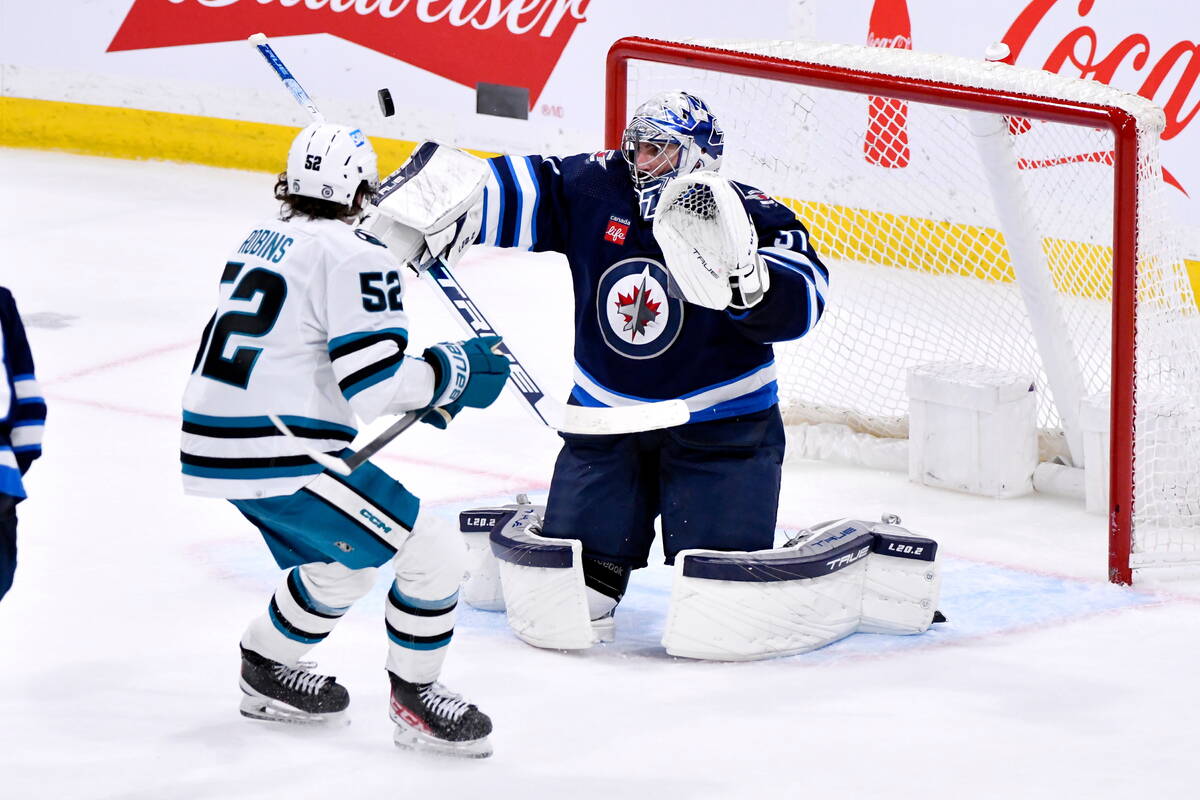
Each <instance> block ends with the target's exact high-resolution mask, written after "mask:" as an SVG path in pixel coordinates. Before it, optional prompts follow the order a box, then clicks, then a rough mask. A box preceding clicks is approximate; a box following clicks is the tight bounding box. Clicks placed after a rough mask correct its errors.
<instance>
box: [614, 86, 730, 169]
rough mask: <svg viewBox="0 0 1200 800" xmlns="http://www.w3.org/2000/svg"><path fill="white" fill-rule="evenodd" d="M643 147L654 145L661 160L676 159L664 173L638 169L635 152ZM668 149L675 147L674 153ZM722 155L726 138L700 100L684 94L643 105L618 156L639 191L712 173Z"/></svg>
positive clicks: (666, 94)
mask: <svg viewBox="0 0 1200 800" xmlns="http://www.w3.org/2000/svg"><path fill="white" fill-rule="evenodd" d="M645 144H651V145H654V146H655V147H656V148H657V150H658V152H659V153H662V154H663V156H664V158H665V157H667V156H673V155H674V153H678V158H676V159H673V162H674V163H673V165H672V166H670V167H668V168H666V169H662V168H658V169H655V170H653V171H647V170H644V169H642V168H639V167H638V152H639V150H640V149H642V146H643V145H645ZM671 145H675V149H674V153H672V152H671V151H670V149H669V148H670V146H671ZM724 151H725V135H724V133H723V132H722V131H721V126H720V125H719V124H718V123H717V118H716V116H715V115H714V114H713V113H712V111H710V110H709V108H708V105H707V104H706V103H705V102H704V101H703V100H701V99H700V98H699V97H696V96H695V95H692V94H688V93H687V92H683V91H673V92H660V93H659V94H656V95H654V96H653V97H651V98H650V99H649V100H647V101H646V102H644V103H642V104H641V105H640V106H638V107H637V109H636V110H635V111H634V112H633V117H632V118H631V119H630V120H629V125H628V126H627V127H626V128H625V133H624V135H623V136H622V137H621V155H623V156H624V157H625V161H626V163H627V164H629V173H630V175H631V176H632V177H633V184H634V186H636V187H638V188H642V187H644V186H646V185H648V184H651V183H654V182H659V181H661V182H663V183H665V182H666V180H668V179H670V178H675V177H678V176H681V175H687V174H688V173H690V172H695V171H696V170H701V169H709V170H714V171H715V170H716V169H717V168H719V167H720V165H721V154H722V153H723V152H724Z"/></svg>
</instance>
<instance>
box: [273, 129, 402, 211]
mask: <svg viewBox="0 0 1200 800" xmlns="http://www.w3.org/2000/svg"><path fill="white" fill-rule="evenodd" d="M364 181H365V182H366V184H367V186H368V187H369V188H370V190H371V191H372V192H373V191H375V190H376V189H377V188H378V187H379V169H378V167H377V165H376V159H375V149H374V148H372V147H371V143H370V142H369V141H368V140H367V137H366V136H365V135H363V132H362V131H360V130H359V129H358V128H350V127H347V126H345V125H334V124H331V123H327V122H314V123H312V124H311V125H309V126H308V127H306V128H305V129H304V130H302V131H300V133H299V134H298V135H297V136H296V138H295V139H294V140H293V141H292V149H291V150H289V151H288V162H287V183H288V194H296V195H302V196H304V197H315V198H317V199H319V200H328V201H329V202H331V203H338V204H340V205H344V206H350V205H353V203H354V195H355V194H356V193H357V192H358V187H359V186H360V185H362V183H363V182H364Z"/></svg>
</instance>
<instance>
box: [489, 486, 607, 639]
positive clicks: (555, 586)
mask: <svg viewBox="0 0 1200 800" xmlns="http://www.w3.org/2000/svg"><path fill="white" fill-rule="evenodd" d="M540 521H541V520H540V518H539V517H538V516H537V514H536V513H535V512H534V511H533V509H531V508H530V509H527V510H522V511H519V512H517V513H516V514H514V515H513V517H512V518H511V519H509V520H508V522H507V523H505V524H504V525H503V526H502V527H499V528H497V529H495V530H493V531H492V533H491V546H492V552H493V553H495V555H496V558H497V559H498V561H499V567H500V582H501V585H502V586H503V593H504V601H505V605H506V607H507V610H508V626H509V627H510V628H512V631H513V633H515V634H516V635H517V638H519V639H521V640H522V641H524V642H527V643H529V644H531V645H533V646H535V647H544V648H549V649H552V650H583V649H586V648H588V647H591V646H592V645H593V644H595V643H596V642H597V641H598V637H597V634H596V632H595V630H594V629H593V628H592V622H591V617H590V614H589V612H588V597H587V591H586V589H585V587H584V581H583V561H582V557H583V544H582V543H581V542H580V541H579V540H578V539H549V538H547V537H545V536H541V535H539V534H538V531H539V530H540V529H539V528H538V524H539V523H540Z"/></svg>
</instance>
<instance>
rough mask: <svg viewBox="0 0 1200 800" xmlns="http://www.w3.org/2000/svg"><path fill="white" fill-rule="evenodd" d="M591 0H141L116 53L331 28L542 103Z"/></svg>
mask: <svg viewBox="0 0 1200 800" xmlns="http://www.w3.org/2000/svg"><path fill="white" fill-rule="evenodd" d="M588 2H589V0H533V1H532V2H530V0H507V2H506V1H505V0H493V2H479V1H478V0H475V1H474V2H466V1H465V0H457V1H456V2H446V1H445V0H304V2H298V1H297V0H274V1H273V2H272V0H135V2H134V3H133V5H132V6H131V7H130V9H129V13H128V14H127V15H126V16H125V19H124V21H122V23H121V26H120V28H118V29H117V32H116V35H114V36H113V38H112V41H111V42H110V43H109V45H108V50H109V51H110V52H113V51H119V50H145V49H148V48H157V47H171V46H178V45H191V44H207V43H213V42H228V41H234V40H238V39H245V38H246V37H247V36H249V35H250V34H252V33H256V32H259V31H261V32H263V33H266V34H267V35H268V36H296V35H301V34H314V33H326V34H330V35H332V36H336V37H338V38H340V39H344V40H346V41H347V42H353V43H354V44H358V45H362V46H363V47H368V48H370V49H372V50H375V51H377V52H380V53H383V54H384V55H387V56H391V57H392V58H395V59H397V60H400V61H404V62H407V63H409V64H412V65H414V66H417V67H420V68H421V69H424V70H427V71H429V72H432V73H433V74H435V75H440V76H442V77H444V78H449V79H450V80H452V81H454V82H455V83H460V84H463V85H464V86H470V87H474V86H475V85H476V84H478V83H480V82H486V83H500V84H505V85H508V86H521V87H525V88H528V89H529V96H530V101H531V103H535V104H536V101H537V98H538V95H540V94H541V91H542V89H543V87H544V86H545V85H546V80H547V79H548V78H549V77H550V73H551V72H552V71H553V70H554V67H555V65H556V64H557V63H558V60H559V57H560V56H561V55H562V52H563V48H565V47H566V46H567V42H568V41H570V39H571V36H572V34H573V33H574V32H575V30H576V28H577V27H578V26H579V25H580V24H581V23H583V22H584V21H585V20H586V19H587V9H588Z"/></svg>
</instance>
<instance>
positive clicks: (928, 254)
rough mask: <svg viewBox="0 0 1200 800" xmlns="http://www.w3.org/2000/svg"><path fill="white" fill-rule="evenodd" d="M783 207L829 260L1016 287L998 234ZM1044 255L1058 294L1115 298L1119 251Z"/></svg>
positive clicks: (1193, 264)
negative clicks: (1114, 260) (1114, 258)
mask: <svg viewBox="0 0 1200 800" xmlns="http://www.w3.org/2000/svg"><path fill="white" fill-rule="evenodd" d="M781 202H783V203H784V204H785V205H787V206H788V207H789V208H791V209H792V210H793V211H795V212H796V216H798V217H800V219H801V220H803V221H804V224H805V226H806V227H807V228H808V230H809V233H810V234H811V235H812V238H813V243H814V245H815V246H816V248H817V252H818V253H820V254H821V255H823V256H828V257H829V258H833V259H839V260H847V261H854V262H858V263H862V264H879V265H882V266H887V267H895V268H897V269H910V270H915V271H919V272H925V273H929V274H934V275H961V276H964V277H969V278H979V279H981V280H987V281H996V282H998V283H1012V282H1013V281H1015V280H1016V274H1015V272H1014V271H1013V265H1012V260H1011V259H1010V258H1009V255H1008V248H1007V247H1006V246H1005V243H1004V234H1003V233H1001V232H1000V231H998V230H995V229H992V228H985V227H982V226H979V225H965V224H961V223H955V222H940V221H937V220H930V219H924V218H922V217H908V216H904V215H902V214H887V213H883V212H880V211H869V210H867V209H861V208H848V207H846V206H836V205H832V204H830V203H819V202H813V201H808V200H793V199H789V198H784V199H783V200H781ZM1042 250H1043V252H1044V253H1045V254H1046V263H1047V264H1048V265H1049V266H1050V272H1051V274H1052V275H1053V276H1054V284H1055V286H1056V287H1057V288H1058V290H1059V291H1061V292H1063V293H1064V294H1069V295H1073V296H1076V297H1089V298H1093V299H1100V300H1109V299H1111V298H1112V247H1105V246H1103V245H1097V244H1090V243H1087V242H1075V241H1069V240H1066V239H1050V238H1047V239H1043V240H1042ZM1183 264H1184V268H1185V270H1186V272H1187V275H1188V278H1189V281H1190V284H1191V296H1190V297H1188V296H1187V291H1186V289H1184V288H1183V287H1181V288H1180V294H1181V295H1182V297H1183V300H1184V302H1188V301H1190V302H1192V303H1193V304H1196V305H1197V306H1200V261H1192V260H1186V259H1185V260H1184V262H1183Z"/></svg>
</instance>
